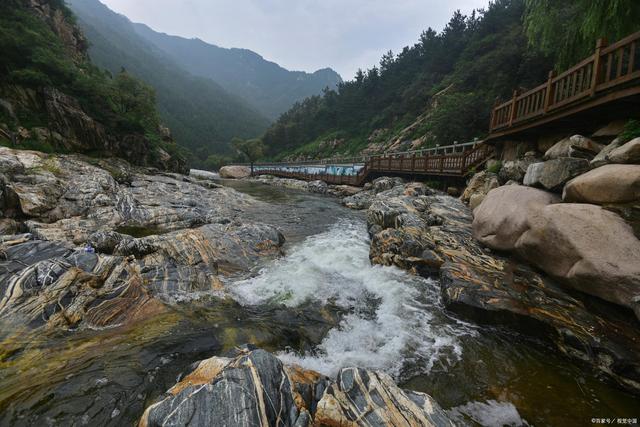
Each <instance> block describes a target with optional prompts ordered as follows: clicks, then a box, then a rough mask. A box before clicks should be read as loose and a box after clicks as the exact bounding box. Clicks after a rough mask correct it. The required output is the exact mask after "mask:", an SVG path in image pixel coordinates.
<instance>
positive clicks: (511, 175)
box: [498, 151, 540, 183]
mask: <svg viewBox="0 0 640 427" xmlns="http://www.w3.org/2000/svg"><path fill="white" fill-rule="evenodd" d="M539 161H540V160H539V159H538V158H537V157H536V153H535V152H534V151H528V152H527V153H526V154H525V155H524V157H523V158H522V159H517V160H508V161H506V162H504V163H503V164H502V167H501V168H500V172H499V173H498V177H499V178H500V182H502V183H506V182H509V181H515V182H518V183H522V180H523V179H524V176H525V175H526V173H527V169H528V168H529V165H531V164H533V163H537V162H539Z"/></svg>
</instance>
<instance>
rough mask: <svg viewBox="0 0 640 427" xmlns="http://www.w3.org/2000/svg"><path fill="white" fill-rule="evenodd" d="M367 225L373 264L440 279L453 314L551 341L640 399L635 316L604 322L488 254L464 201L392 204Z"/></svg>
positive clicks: (395, 200)
mask: <svg viewBox="0 0 640 427" xmlns="http://www.w3.org/2000/svg"><path fill="white" fill-rule="evenodd" d="M505 188H510V187H505ZM514 188H518V187H515V186H514ZM499 190H502V189H499ZM499 190H493V191H492V192H491V193H490V196H489V197H491V194H492V193H493V192H498V191H499ZM502 191H505V190H502ZM526 191H529V189H527V190H526ZM534 191H535V190H534ZM498 194H499V193H498ZM551 197H553V196H551ZM533 199H534V200H535V198H533ZM484 203H487V200H485V202H484ZM543 204H544V203H543ZM556 206H560V205H556V204H551V205H548V206H547V207H546V208H544V209H552V208H555V207H556ZM481 207H482V206H481ZM479 209H480V208H479ZM367 223H368V226H369V232H370V234H371V236H372V242H371V250H370V256H371V259H372V261H373V262H374V263H377V264H384V265H396V266H398V267H400V268H404V269H408V270H412V271H415V272H417V273H420V274H423V275H430V276H435V277H438V278H439V279H440V287H441V292H442V296H443V301H444V303H445V305H446V307H447V308H448V309H449V310H452V311H454V312H456V313H458V314H459V315H461V316H464V317H467V318H471V319H473V320H476V321H480V322H485V323H489V324H501V325H506V326H508V327H510V328H515V329H517V330H518V331H520V332H522V333H524V334H528V335H532V336H535V337H540V338H544V339H546V340H548V341H549V342H551V343H553V344H554V346H555V347H556V348H557V349H558V350H559V351H560V352H561V353H563V354H565V355H566V356H568V357H570V358H573V359H576V360H579V361H581V362H586V363H588V364H590V365H591V366H592V367H594V368H596V369H598V370H599V371H601V372H602V373H604V374H606V375H607V376H608V377H609V378H612V379H613V380H615V381H617V382H618V383H619V384H621V385H623V386H624V387H626V388H628V389H631V390H634V391H635V392H636V393H637V392H640V357H639V356H638V354H640V353H639V352H640V334H639V333H638V328H637V326H636V322H637V321H636V320H635V319H634V318H633V316H630V315H629V316H627V315H626V314H625V316H622V318H623V319H624V320H621V319H618V318H616V319H614V318H611V317H609V316H604V315H602V314H597V313H595V312H593V311H592V309H591V307H587V304H588V301H586V300H585V301H583V300H581V299H578V298H577V297H576V296H573V295H571V294H569V293H568V292H567V291H566V289H565V288H564V287H563V286H560V285H559V284H557V283H556V282H555V281H554V280H552V279H550V278H548V277H545V276H543V275H542V274H540V273H539V272H537V271H536V270H533V269H532V268H531V267H528V266H527V265H526V264H523V263H521V262H518V261H515V260H513V259H510V258H506V257H503V256H500V255H496V254H493V253H491V252H488V251H487V250H485V249H484V248H483V247H482V246H481V245H480V244H479V243H478V242H477V241H476V240H475V239H474V238H473V235H472V216H471V211H470V210H469V209H468V208H467V207H466V206H465V205H464V204H463V203H462V202H461V201H459V200H456V199H453V198H450V197H447V196H442V195H430V196H405V195H399V196H391V197H389V198H387V199H384V200H380V201H378V202H376V203H374V204H373V205H372V206H371V207H370V208H369V210H368V213H367ZM611 239H614V237H611ZM554 256H557V254H555V255H549V257H554Z"/></svg>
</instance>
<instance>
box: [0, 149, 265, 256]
mask: <svg viewBox="0 0 640 427" xmlns="http://www.w3.org/2000/svg"><path fill="white" fill-rule="evenodd" d="M0 165H2V166H3V170H6V172H5V176H6V181H7V183H6V184H5V185H4V193H5V194H6V195H7V196H8V197H5V199H8V200H5V203H4V205H5V207H4V209H3V210H4V212H5V216H7V217H10V218H13V219H16V220H20V221H21V222H22V223H23V225H24V227H25V228H26V230H27V231H29V232H31V233H33V234H34V235H35V236H36V237H39V238H41V239H46V240H66V241H69V242H72V243H75V244H82V243H85V242H86V241H87V239H88V237H89V235H90V234H91V233H94V232H96V231H107V230H115V229H117V228H125V229H127V230H126V231H128V232H129V233H133V234H139V233H143V234H160V233H165V232H169V231H173V230H177V229H182V228H189V227H196V226H199V225H203V224H207V223H212V222H218V221H227V222H228V221H230V220H231V219H232V218H234V217H235V216H236V215H237V213H238V212H239V210H240V209H241V208H246V207H248V206H250V205H252V204H255V203H256V202H255V201H252V199H250V198H249V197H247V196H245V195H242V194H240V193H237V192H235V191H233V190H230V189H228V188H209V187H211V186H209V185H205V183H201V182H200V181H197V180H192V179H190V178H188V177H186V176H183V175H176V174H146V173H144V172H145V170H143V169H136V168H132V167H131V166H130V165H129V164H128V163H126V162H124V161H121V160H117V159H114V160H93V159H89V158H85V157H81V156H51V155H45V154H43V153H37V152H31V151H18V150H10V149H7V148H3V147H0ZM125 234H126V233H125Z"/></svg>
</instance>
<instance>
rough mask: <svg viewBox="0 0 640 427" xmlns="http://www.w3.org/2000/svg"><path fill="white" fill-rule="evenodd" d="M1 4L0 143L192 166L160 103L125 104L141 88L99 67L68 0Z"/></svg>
mask: <svg viewBox="0 0 640 427" xmlns="http://www.w3.org/2000/svg"><path fill="white" fill-rule="evenodd" d="M0 8H1V12H2V16H3V17H2V19H0V27H2V28H3V29H6V31H5V32H4V33H2V35H1V36H0V44H2V46H3V50H4V51H5V61H4V62H5V63H6V64H5V65H6V67H3V70H2V71H0V145H5V146H11V147H14V148H22V149H31V148H33V149H39V150H43V151H48V152H81V153H91V154H92V155H95V156H102V157H109V156H117V157H121V158H124V159H127V160H129V161H131V162H133V163H136V164H140V165H147V166H155V167H158V168H161V169H165V170H173V171H176V172H184V171H186V166H185V161H184V159H183V158H182V157H181V155H180V154H179V153H178V150H177V149H176V145H175V142H174V141H173V140H172V138H171V133H170V132H169V131H168V130H167V129H166V128H164V127H162V126H161V125H160V124H159V123H158V122H157V119H156V117H155V116H156V114H157V113H156V112H155V110H154V108H155V107H153V104H152V103H151V104H150V105H145V106H144V107H145V108H146V110H142V108H139V107H140V106H139V105H133V104H135V102H138V101H135V102H133V103H132V102H131V101H127V102H128V104H129V105H128V106H125V104H124V102H118V101H119V100H122V99H123V97H124V96H125V95H127V92H132V89H135V88H136V87H129V88H125V87H123V86H119V85H121V84H122V83H123V82H124V80H125V79H122V80H123V81H117V80H116V79H112V78H111V77H109V76H107V75H105V74H103V73H102V72H100V71H98V70H97V69H96V68H95V67H93V66H92V64H91V63H90V61H89V58H88V57H87V46H88V43H87V41H86V39H85V38H84V36H83V34H82V33H81V31H80V30H79V29H78V27H77V26H76V25H75V23H74V20H73V18H72V15H71V13H70V12H69V10H68V9H66V7H65V6H64V5H63V4H62V3H60V2H57V1H50V0H11V1H8V2H3V4H2V5H1V6H0ZM127 81H129V82H131V80H127ZM136 84H137V83H136ZM137 88H143V85H142V84H137ZM129 96H132V97H140V95H136V94H134V93H130V94H129ZM151 96H152V94H151ZM134 109H137V110H136V111H133V110H134Z"/></svg>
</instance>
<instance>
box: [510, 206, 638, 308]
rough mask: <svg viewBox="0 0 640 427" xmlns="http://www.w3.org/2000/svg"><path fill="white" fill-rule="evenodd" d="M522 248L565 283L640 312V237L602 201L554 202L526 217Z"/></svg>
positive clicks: (518, 244) (521, 251) (523, 251)
mask: <svg viewBox="0 0 640 427" xmlns="http://www.w3.org/2000/svg"><path fill="white" fill-rule="evenodd" d="M528 223H529V229H528V230H527V231H526V232H524V233H523V234H522V236H521V237H520V239H519V240H518V242H517V245H516V249H517V251H518V253H519V254H520V255H521V256H522V257H524V258H525V259H527V260H528V261H529V262H531V263H533V264H534V265H536V266H537V267H539V268H540V269H542V270H543V271H545V272H546V273H548V274H550V275H551V276H553V277H557V278H559V279H561V280H562V282H563V283H566V284H568V285H570V286H571V287H573V288H575V289H577V290H579V291H582V292H585V293H587V294H590V295H594V296H597V297H599V298H602V299H604V300H606V301H610V302H613V303H615V304H619V305H622V306H625V307H629V308H631V309H632V310H635V312H636V315H637V316H638V317H639V318H640V262H638V260H640V240H638V239H637V238H636V237H635V235H634V233H633V230H632V229H631V227H630V226H629V225H627V224H626V223H625V222H624V221H623V220H622V218H620V217H619V216H618V215H616V214H614V213H612V212H609V211H607V210H605V209H603V208H601V207H599V206H595V205H587V204H554V205H550V206H546V207H544V208H543V209H541V210H539V211H538V212H535V213H533V214H532V215H530V216H529V218H528Z"/></svg>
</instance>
